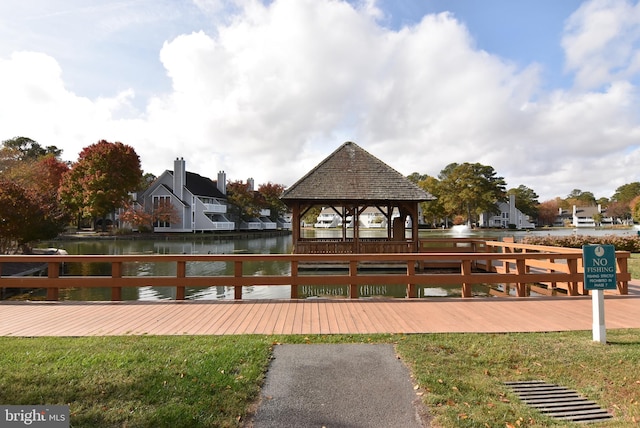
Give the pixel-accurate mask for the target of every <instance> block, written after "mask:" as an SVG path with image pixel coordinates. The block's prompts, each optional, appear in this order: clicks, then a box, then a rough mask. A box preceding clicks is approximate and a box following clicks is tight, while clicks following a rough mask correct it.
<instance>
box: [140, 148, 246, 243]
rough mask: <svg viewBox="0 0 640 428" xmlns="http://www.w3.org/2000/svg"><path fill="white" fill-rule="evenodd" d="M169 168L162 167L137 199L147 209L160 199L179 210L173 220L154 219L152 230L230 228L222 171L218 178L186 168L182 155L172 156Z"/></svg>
mask: <svg viewBox="0 0 640 428" xmlns="http://www.w3.org/2000/svg"><path fill="white" fill-rule="evenodd" d="M173 166H174V167H173V171H169V170H166V171H165V172H163V173H162V174H161V175H160V176H159V177H158V178H157V179H156V180H155V181H154V182H153V183H152V184H151V185H150V186H149V188H148V189H147V190H145V191H144V192H143V193H142V194H141V195H140V198H139V202H140V203H141V204H142V205H143V206H144V207H145V209H146V210H147V211H148V212H151V211H152V210H153V209H154V207H158V206H159V205H160V204H161V203H170V204H171V205H172V206H173V207H174V208H175V210H176V211H177V212H178V213H179V216H180V219H179V220H178V221H177V222H173V223H168V222H162V221H156V222H155V223H154V224H153V230H154V232H207V231H216V230H234V229H235V223H234V222H232V221H230V220H229V219H228V217H227V215H228V214H227V195H226V175H225V173H224V171H220V172H219V173H218V180H217V181H212V180H211V179H209V178H206V177H202V176H200V175H198V174H195V173H192V172H188V171H187V170H186V165H185V161H184V159H182V158H180V159H176V160H175V161H174V164H173Z"/></svg>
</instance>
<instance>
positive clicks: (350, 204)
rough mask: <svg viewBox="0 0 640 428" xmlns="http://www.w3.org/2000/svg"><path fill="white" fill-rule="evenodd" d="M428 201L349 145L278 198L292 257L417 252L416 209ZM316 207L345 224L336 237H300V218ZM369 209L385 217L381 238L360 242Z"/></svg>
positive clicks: (387, 168)
mask: <svg viewBox="0 0 640 428" xmlns="http://www.w3.org/2000/svg"><path fill="white" fill-rule="evenodd" d="M433 199H435V198H434V197H433V196H432V195H430V194H429V193H428V192H426V191H424V190H422V189H421V188H419V187H418V186H416V185H415V184H414V183H412V182H411V181H410V180H408V179H407V178H406V177H404V176H403V175H402V174H400V173H399V172H398V171H396V170H394V169H393V168H391V167H390V166H388V165H387V164H385V163H384V162H382V161H381V160H379V159H378V158H376V157H375V156H373V155H371V154H370V153H369V152H367V151H366V150H364V149H362V148H361V147H360V146H358V145H357V144H355V143H352V142H346V143H344V144H343V145H342V146H340V147H339V148H338V149H337V150H336V151H334V152H333V153H332V154H331V155H329V156H328V157H327V158H326V159H325V160H323V161H322V162H320V163H319V164H318V165H317V166H316V167H315V168H313V169H312V170H311V171H309V172H308V173H307V174H306V175H305V176H304V177H302V178H301V179H300V180H298V181H297V182H296V183H295V184H294V185H292V186H291V187H289V188H288V189H287V190H286V191H285V192H284V193H283V194H282V196H281V200H282V201H283V202H284V203H285V204H286V205H287V206H288V207H289V208H290V209H291V211H292V214H293V218H292V221H291V223H292V235H293V252H294V253H298V254H314V253H398V252H417V251H418V204H419V203H420V202H423V201H430V200H433ZM317 206H321V207H331V208H332V209H333V210H334V211H335V212H336V214H338V215H340V216H341V217H342V218H343V219H344V221H343V222H342V236H341V238H325V239H322V238H315V237H314V238H304V237H303V236H302V234H301V219H302V217H303V216H304V215H305V214H306V213H307V212H308V211H309V210H310V209H311V208H313V207H317ZM370 207H374V208H377V209H378V210H379V212H380V213H381V214H382V215H384V216H385V217H386V225H387V229H386V232H387V233H386V235H387V236H386V238H362V237H360V214H361V213H362V212H363V211H364V210H365V209H367V208H370ZM347 219H350V221H349V220H347ZM349 225H352V227H349ZM407 225H410V230H411V233H410V235H409V236H407V235H408V234H407Z"/></svg>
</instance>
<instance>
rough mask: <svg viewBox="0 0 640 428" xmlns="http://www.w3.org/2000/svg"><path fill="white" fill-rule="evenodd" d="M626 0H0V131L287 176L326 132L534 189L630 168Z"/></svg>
mask: <svg viewBox="0 0 640 428" xmlns="http://www.w3.org/2000/svg"><path fill="white" fill-rule="evenodd" d="M639 86H640V5H638V3H637V2H635V1H630V0H589V1H578V0H562V1H558V0H519V1H512V0H483V1H477V0H455V1H452V0H448V1H445V0H352V1H344V0H271V1H261V0H4V1H2V2H0V141H4V140H7V139H10V138H13V137H17V136H25V137H29V138H32V139H33V140H36V141H37V142H38V143H40V144H41V145H42V146H49V145H54V146H57V147H58V148H60V149H62V150H63V154H62V157H63V159H65V160H68V161H75V160H77V157H78V154H79V152H80V151H81V150H82V148H84V147H86V146H89V145H91V144H93V143H96V142H97V141H99V140H102V139H105V140H107V141H111V142H115V141H120V142H122V143H125V144H128V145H130V146H132V147H133V148H134V149H135V150H136V153H137V154H138V155H139V156H140V160H141V164H142V168H143V170H144V171H145V172H149V173H152V174H155V175H160V174H161V173H162V172H163V171H164V170H167V169H169V170H171V169H173V161H174V159H176V158H177V157H182V158H184V160H185V161H186V166H187V170H188V171H191V172H195V173H198V174H201V175H203V176H207V177H210V178H212V179H214V180H215V179H216V178H217V173H218V171H225V172H226V175H227V179H228V180H231V181H236V180H242V181H245V180H247V178H249V177H251V178H253V179H254V180H255V183H256V185H258V184H262V183H267V182H271V183H277V184H283V185H285V186H287V187H288V186H291V185H292V184H294V183H295V182H296V181H297V180H298V179H299V178H301V177H302V176H304V175H305V174H306V173H307V172H308V171H309V170H310V169H311V168H313V167H314V166H316V165H317V164H318V163H320V162H321V161H322V160H323V159H324V158H325V157H327V156H328V155H330V154H331V153H332V152H333V151H334V150H336V149H337V148H338V147H339V146H340V145H342V144H343V143H344V142H346V141H353V142H355V143H357V144H358V145H359V146H361V147H362V148H364V149H365V150H367V151H368V152H370V153H371V154H372V155H374V156H376V157H378V158H379V159H380V160H382V161H384V162H385V163H387V164H388V165H389V166H391V167H392V168H394V169H396V170H398V171H399V172H401V173H402V174H404V175H409V174H411V173H413V172H418V173H420V174H428V175H431V176H436V177H437V176H438V174H439V173H440V171H442V170H443V169H444V168H445V167H446V166H447V165H449V164H451V163H454V162H455V163H464V162H470V163H480V164H483V165H488V166H491V167H493V168H494V170H495V172H496V175H497V176H500V177H503V178H504V180H505V182H506V183H507V188H508V189H509V188H513V187H518V186H520V185H524V186H527V187H529V188H531V189H533V190H534V191H535V192H536V193H537V194H538V196H539V201H540V202H543V201H546V200H549V199H553V198H556V197H561V198H565V197H567V195H569V194H570V193H571V192H572V191H573V190H574V189H579V190H581V191H584V192H592V193H593V194H594V195H595V196H596V198H601V197H606V198H609V197H611V196H612V195H613V194H614V192H615V190H616V189H617V188H618V187H619V186H621V185H623V184H627V183H631V182H635V181H640V103H639V102H638V101H639V96H640V93H639Z"/></svg>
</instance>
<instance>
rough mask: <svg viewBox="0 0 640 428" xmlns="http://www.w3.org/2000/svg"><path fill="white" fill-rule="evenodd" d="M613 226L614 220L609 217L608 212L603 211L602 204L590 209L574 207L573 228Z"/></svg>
mask: <svg viewBox="0 0 640 428" xmlns="http://www.w3.org/2000/svg"><path fill="white" fill-rule="evenodd" d="M612 224H613V218H612V217H609V216H607V212H606V210H603V209H602V205H600V204H598V205H596V206H589V207H576V206H575V205H574V206H573V218H572V222H571V225H572V226H573V227H596V226H602V225H612Z"/></svg>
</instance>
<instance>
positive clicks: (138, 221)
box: [119, 199, 182, 232]
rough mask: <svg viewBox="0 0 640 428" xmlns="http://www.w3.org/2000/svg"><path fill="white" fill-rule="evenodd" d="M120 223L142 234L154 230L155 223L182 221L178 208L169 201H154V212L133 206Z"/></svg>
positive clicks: (122, 214)
mask: <svg viewBox="0 0 640 428" xmlns="http://www.w3.org/2000/svg"><path fill="white" fill-rule="evenodd" d="M119 217H120V221H122V222H124V223H128V224H130V225H131V226H133V227H135V228H137V229H138V231H140V232H144V231H151V230H153V225H154V223H157V222H162V223H169V224H172V223H179V222H180V220H181V219H182V218H181V216H180V213H179V212H178V210H177V209H176V207H175V206H174V205H173V204H172V203H171V202H170V201H167V200H163V199H161V200H154V206H153V208H152V212H148V211H145V209H144V208H143V207H141V206H135V205H131V206H130V207H129V208H127V209H126V210H125V211H124V212H122V213H121V214H120V216H119Z"/></svg>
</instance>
